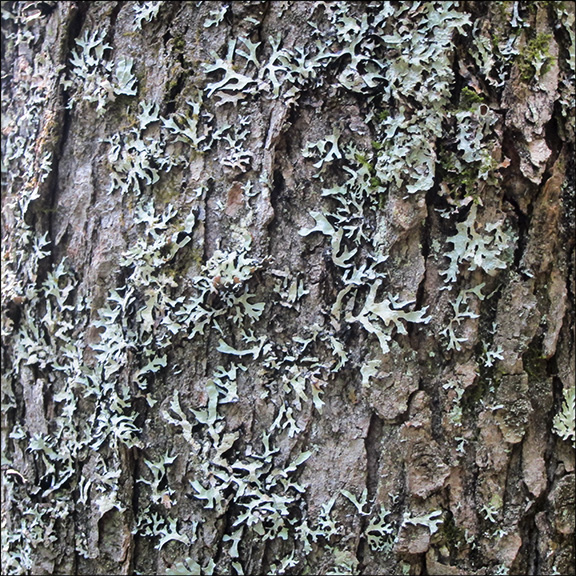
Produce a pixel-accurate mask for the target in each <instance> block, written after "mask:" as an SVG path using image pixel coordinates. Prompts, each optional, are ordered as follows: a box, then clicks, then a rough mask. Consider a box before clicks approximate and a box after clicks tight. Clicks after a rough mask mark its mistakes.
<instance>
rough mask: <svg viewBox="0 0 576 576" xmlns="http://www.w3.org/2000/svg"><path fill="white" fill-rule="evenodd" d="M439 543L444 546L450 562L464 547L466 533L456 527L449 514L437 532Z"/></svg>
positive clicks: (449, 513) (452, 517)
mask: <svg viewBox="0 0 576 576" xmlns="http://www.w3.org/2000/svg"><path fill="white" fill-rule="evenodd" d="M439 543H440V544H444V545H445V546H446V548H448V551H449V553H450V560H455V558H456V557H457V555H458V553H459V552H460V551H461V550H462V549H463V548H464V547H465V546H466V532H465V531H464V530H463V529H462V528H459V527H458V526H456V522H454V516H453V515H452V513H451V512H448V513H447V514H446V517H445V519H444V522H443V523H442V525H441V527H440V531H439Z"/></svg>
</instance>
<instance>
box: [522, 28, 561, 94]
mask: <svg viewBox="0 0 576 576" xmlns="http://www.w3.org/2000/svg"><path fill="white" fill-rule="evenodd" d="M551 39H552V35H551V34H538V35H537V36H536V37H535V38H533V39H531V40H529V41H528V42H527V43H526V45H525V47H524V48H523V49H522V51H521V52H520V54H519V56H518V71H519V73H520V79H521V80H522V81H523V82H527V83H528V82H531V81H532V80H533V79H535V78H538V77H540V76H541V75H542V74H545V73H546V72H547V71H548V70H549V69H550V66H551V65H552V63H553V62H554V58H552V57H551V56H550V52H549V46H550V40H551Z"/></svg>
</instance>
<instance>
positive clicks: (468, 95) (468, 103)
mask: <svg viewBox="0 0 576 576" xmlns="http://www.w3.org/2000/svg"><path fill="white" fill-rule="evenodd" d="M483 102H484V98H483V97H482V96H481V95H480V94H477V93H476V92H474V90H471V89H470V88H468V86H465V87H464V88H462V92H460V108H461V109H462V110H471V109H472V108H474V105H475V104H482V103H483Z"/></svg>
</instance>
